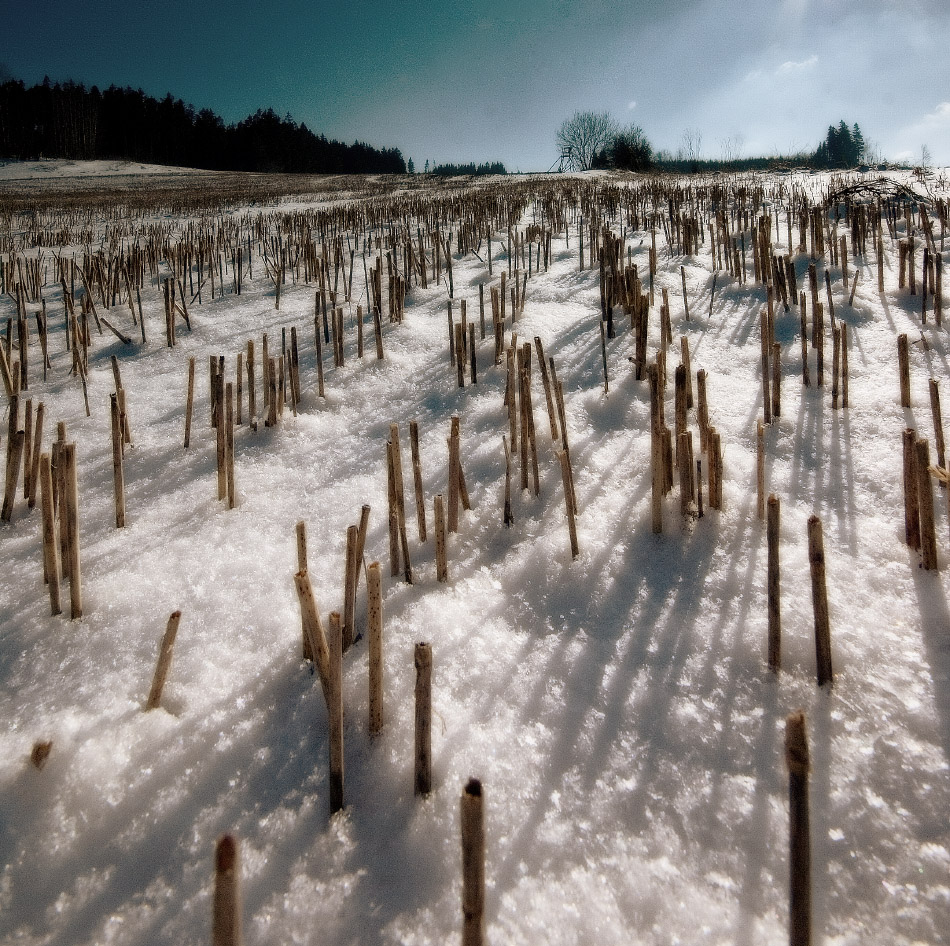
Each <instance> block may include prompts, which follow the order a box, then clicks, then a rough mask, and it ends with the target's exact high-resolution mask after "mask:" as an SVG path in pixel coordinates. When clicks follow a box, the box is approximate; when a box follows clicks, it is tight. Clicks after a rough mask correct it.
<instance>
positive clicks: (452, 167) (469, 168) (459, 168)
mask: <svg viewBox="0 0 950 946" xmlns="http://www.w3.org/2000/svg"><path fill="white" fill-rule="evenodd" d="M429 173H430V174H438V175H440V176H442V177H459V176H461V175H463V174H476V175H482V174H507V173H508V172H507V171H506V170H505V166H504V164H502V163H501V161H492V162H490V163H488V162H486V163H485V164H474V163H472V164H437V165H436V166H435V167H434V168H432V170H431V171H430V172H429Z"/></svg>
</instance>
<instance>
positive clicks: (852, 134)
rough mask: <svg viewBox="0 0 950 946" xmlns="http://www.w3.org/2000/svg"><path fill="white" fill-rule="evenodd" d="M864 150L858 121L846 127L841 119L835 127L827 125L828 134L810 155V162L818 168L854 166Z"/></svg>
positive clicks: (860, 160) (862, 156)
mask: <svg viewBox="0 0 950 946" xmlns="http://www.w3.org/2000/svg"><path fill="white" fill-rule="evenodd" d="M865 150H866V148H865V143H864V135H862V134H861V129H860V128H859V127H858V123H857V122H855V123H854V125H853V126H852V127H851V128H848V126H847V125H846V124H845V123H844V120H842V121H840V122H838V127H837V128H835V126H834V125H829V126H828V134H827V135H826V136H825V140H824V141H823V142H822V143H821V144H820V145H818V148H817V150H816V151H815V153H814V155H813V156H812V164H814V165H815V167H819V168H844V167H854V165H856V164H860V163H861V162H862V161H863V160H864V159H865Z"/></svg>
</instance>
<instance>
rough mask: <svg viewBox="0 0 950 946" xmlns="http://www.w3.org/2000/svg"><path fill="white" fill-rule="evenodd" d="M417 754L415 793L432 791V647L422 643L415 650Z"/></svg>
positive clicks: (421, 793)
mask: <svg viewBox="0 0 950 946" xmlns="http://www.w3.org/2000/svg"><path fill="white" fill-rule="evenodd" d="M415 666H416V729H415V732H416V754H415V760H416V764H415V782H414V784H415V793H416V794H417V795H428V794H429V792H431V791H432V646H431V645H430V644H427V643H424V642H420V643H418V644H416V648H415Z"/></svg>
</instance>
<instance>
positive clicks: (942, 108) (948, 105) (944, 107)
mask: <svg viewBox="0 0 950 946" xmlns="http://www.w3.org/2000/svg"><path fill="white" fill-rule="evenodd" d="M920 124H921V125H930V126H932V127H937V128H940V127H943V126H944V125H950V102H941V103H940V104H939V105H938V106H937V107H936V108H935V109H934V110H933V111H932V112H928V113H927V114H926V115H924V117H923V118H922V119H921V122H920Z"/></svg>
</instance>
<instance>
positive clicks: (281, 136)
mask: <svg viewBox="0 0 950 946" xmlns="http://www.w3.org/2000/svg"><path fill="white" fill-rule="evenodd" d="M0 157H5V158H17V159H20V160H35V159H38V158H71V159H95V158H108V159H119V160H127V161H140V162H142V163H146V164H166V165H174V166H179V167H194V168H204V169H208V170H220V171H266V172H291V173H298V174H366V173H377V174H404V173H405V171H406V163H405V161H404V160H403V157H402V154H401V153H400V151H399V149H398V148H383V149H381V150H380V149H378V148H373V147H371V146H370V145H368V144H364V143H363V142H361V141H356V142H354V143H353V144H351V145H347V144H343V143H342V142H340V141H334V140H332V139H328V138H326V137H324V136H323V135H317V134H314V132H312V131H311V130H310V129H309V128H308V127H307V126H306V125H305V124H303V123H302V122H301V123H299V124H298V123H297V122H295V121H294V120H293V119H292V118H291V117H290V115H287V116H286V117H285V118H281V117H280V116H278V115H277V114H276V113H275V112H274V111H273V110H272V109H266V110H258V111H257V112H256V113H255V114H253V115H250V116H248V117H247V118H245V119H244V120H243V121H241V122H238V123H237V124H234V125H226V124H225V123H224V120H223V119H222V118H221V117H220V116H219V115H216V114H215V113H214V112H213V111H211V109H208V108H203V109H200V110H197V109H195V108H194V107H193V106H191V105H186V104H185V103H184V102H183V101H182V100H181V99H175V98H172V96H171V94H168V95H166V96H165V98H163V99H161V100H159V99H155V98H152V96H150V95H146V94H145V93H144V92H143V91H142V90H141V89H137V90H136V89H131V88H124V89H120V88H117V87H116V86H110V87H109V88H108V89H106V90H105V91H103V92H100V91H99V89H98V88H97V87H96V86H92V87H90V88H88V89H87V88H86V87H85V86H84V85H82V84H78V85H77V84H76V83H74V82H64V83H59V82H57V83H56V84H50V81H49V79H45V80H44V81H43V82H42V83H41V84H39V85H34V86H32V87H30V88H27V87H26V86H25V85H24V84H23V82H21V81H7V82H3V83H2V84H0Z"/></svg>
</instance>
